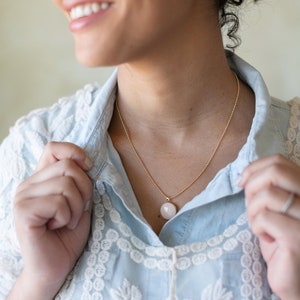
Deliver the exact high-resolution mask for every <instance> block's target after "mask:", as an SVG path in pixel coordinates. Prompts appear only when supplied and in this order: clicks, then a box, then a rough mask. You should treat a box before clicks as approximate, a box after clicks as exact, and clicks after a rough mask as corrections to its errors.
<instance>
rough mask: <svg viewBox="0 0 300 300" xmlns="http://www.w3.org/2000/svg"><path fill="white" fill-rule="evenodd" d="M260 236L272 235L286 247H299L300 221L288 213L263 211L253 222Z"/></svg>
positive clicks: (253, 226)
mask: <svg viewBox="0 0 300 300" xmlns="http://www.w3.org/2000/svg"><path fill="white" fill-rule="evenodd" d="M251 228H252V231H253V233H254V234H255V235H257V236H258V237H262V238H263V237H265V236H270V237H272V238H273V239H274V240H276V241H277V243H279V244H282V245H283V246H284V247H285V248H287V247H292V249H295V250H296V249H298V247H299V246H298V245H299V243H300V234H299V232H300V222H299V220H295V219H294V218H290V217H289V216H287V215H284V214H280V213H276V212H273V211H270V210H263V211H261V212H260V213H259V214H258V215H257V216H256V218H255V219H254V222H252V224H251Z"/></svg>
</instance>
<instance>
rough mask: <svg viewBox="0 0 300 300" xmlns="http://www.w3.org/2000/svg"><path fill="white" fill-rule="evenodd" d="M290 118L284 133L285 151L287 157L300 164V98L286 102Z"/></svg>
mask: <svg viewBox="0 0 300 300" xmlns="http://www.w3.org/2000/svg"><path fill="white" fill-rule="evenodd" d="M288 104H289V105H290V119H289V125H288V130H287V133H286V136H287V138H286V142H285V152H286V153H287V155H288V157H289V158H290V159H291V160H292V161H293V162H294V163H296V164H297V165H299V166H300V98H294V99H292V100H291V101H289V102H288Z"/></svg>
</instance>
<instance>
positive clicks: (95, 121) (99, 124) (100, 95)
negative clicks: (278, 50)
mask: <svg viewBox="0 0 300 300" xmlns="http://www.w3.org/2000/svg"><path fill="white" fill-rule="evenodd" d="M227 58H228V63H229V65H230V67H231V68H232V70H233V71H234V72H236V73H237V75H238V77H239V78H240V79H241V80H242V81H244V82H245V83H246V84H247V85H248V86H249V87H250V88H251V89H252V90H253V92H254V93H255V115H254V119H253V122H252V126H251V130H250V133H249V136H248V139H247V142H246V144H245V145H244V146H243V147H242V149H241V151H240V152H239V155H238V157H237V159H236V160H235V161H233V162H232V163H230V164H229V165H228V166H227V167H225V168H224V169H222V170H221V171H220V172H219V173H218V174H217V175H216V177H215V179H214V180H213V181H212V182H211V183H210V184H209V186H208V187H207V189H206V190H205V191H204V192H203V193H201V194H200V195H202V197H201V203H202V204H205V203H208V202H211V201H213V199H212V198H211V197H207V191H208V190H211V189H213V190H214V191H215V192H214V197H213V198H214V199H216V198H220V197H224V196H226V195H227V194H233V193H238V192H240V188H238V187H237V186H236V182H237V180H238V178H239V176H240V174H241V173H242V172H243V170H244V168H245V167H246V166H247V165H249V163H251V162H252V161H254V160H256V159H258V158H259V157H263V156H265V155H268V154H270V149H271V148H272V149H276V150H277V152H281V153H284V149H283V146H282V145H283V142H282V139H281V138H280V136H279V135H278V134H276V128H275V125H274V124H275V122H274V115H273V113H272V109H271V106H272V98H271V97H270V95H269V92H268V90H267V87H266V85H265V83H264V80H263V79H262V76H261V75H260V73H259V72H258V71H257V70H256V69H255V68H253V67H252V66H250V65H249V64H248V63H246V62H245V61H244V60H242V59H241V58H239V57H238V56H237V55H236V54H233V53H229V52H227ZM116 86H117V69H116V70H115V71H114V72H113V74H112V75H111V77H110V78H109V80H108V81H107V82H106V84H105V85H104V86H103V87H102V88H97V89H95V90H94V91H92V92H91V93H92V104H91V109H90V111H89V115H88V116H87V118H86V120H87V122H86V124H85V126H84V128H81V129H80V133H79V134H80V136H81V138H79V139H78V140H80V141H83V142H82V145H81V146H82V148H83V149H84V150H85V151H86V152H87V153H88V155H89V156H90V158H91V159H92V160H93V161H94V167H93V168H92V170H91V171H90V172H89V175H90V177H91V178H92V179H94V180H97V179H99V177H100V176H101V179H102V180H103V181H111V178H109V172H107V171H104V170H105V169H107V168H106V167H109V166H110V167H111V166H112V162H111V160H110V158H109V155H108V148H109V144H110V142H111V141H110V139H109V136H108V132H107V130H108V127H109V124H110V121H111V117H112V114H113V110H114V102H115V98H116ZM118 171H119V170H118ZM119 174H122V175H124V173H123V172H121V173H119ZM224 176H225V177H226V178H224ZM203 197H204V198H205V199H203ZM192 202H193V201H191V202H189V204H188V205H190V204H191V203H192Z"/></svg>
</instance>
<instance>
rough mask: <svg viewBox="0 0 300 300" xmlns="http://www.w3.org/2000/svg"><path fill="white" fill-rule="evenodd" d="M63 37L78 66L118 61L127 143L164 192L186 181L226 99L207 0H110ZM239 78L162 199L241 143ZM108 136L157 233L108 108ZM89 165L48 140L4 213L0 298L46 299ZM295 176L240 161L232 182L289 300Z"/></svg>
mask: <svg viewBox="0 0 300 300" xmlns="http://www.w3.org/2000/svg"><path fill="white" fill-rule="evenodd" d="M54 2H55V3H56V4H57V5H58V7H59V8H61V9H62V10H63V12H64V13H65V14H66V15H67V17H68V12H67V11H66V10H65V5H68V4H69V3H70V0H65V1H63V0H55V1H54ZM137 24H138V26H137ZM71 27H72V24H71ZM73 36H74V40H75V51H76V55H77V58H78V60H79V61H80V62H81V63H82V64H84V65H86V66H90V67H97V66H103V65H118V66H119V69H118V70H119V71H118V96H117V101H118V103H119V107H120V110H121V112H122V114H123V116H124V120H125V123H126V125H127V127H128V129H129V131H130V135H131V137H132V140H133V142H134V144H135V145H136V146H137V149H138V152H139V153H140V155H141V156H142V157H143V159H144V162H145V163H146V165H147V166H149V171H150V172H151V174H152V175H153V177H154V178H156V179H157V181H158V182H159V184H160V186H161V187H162V188H163V189H164V190H165V191H167V192H168V194H174V193H176V192H178V190H180V189H181V188H182V186H181V185H178V183H181V182H183V183H184V185H186V184H187V183H189V182H191V181H192V179H194V178H195V176H196V175H197V174H198V173H199V172H200V169H201V167H199V166H203V165H204V164H205V163H206V161H207V159H208V156H209V154H210V153H211V152H212V149H214V147H215V145H216V143H217V139H218V136H219V134H220V133H221V132H222V130H223V128H224V127H225V124H226V121H227V117H228V115H229V114H230V111H231V110H232V105H233V101H234V98H235V95H236V88H237V87H236V81H235V78H234V76H233V74H232V71H231V70H230V68H229V67H228V64H227V61H226V57H225V54H224V50H223V45H222V37H221V33H220V28H219V25H218V18H217V11H216V9H215V7H214V6H213V1H199V0H187V1H176V0H166V1H161V0H138V1H137V0H116V1H114V3H113V6H112V7H111V8H110V10H109V11H107V13H106V14H104V15H103V17H102V18H99V19H97V21H95V22H93V23H92V24H90V25H89V26H87V27H85V28H83V29H82V30H79V31H73ZM240 84H241V93H240V99H239V103H238V106H237V108H236V112H235V114H234V117H233V120H232V123H231V124H230V127H229V128H228V131H227V133H226V136H225V139H224V141H223V142H222V144H221V146H220V148H219V150H218V152H217V154H216V156H215V158H214V159H213V161H212V163H211V164H210V166H209V168H208V169H207V171H206V172H205V173H204V174H203V176H201V178H200V179H199V180H198V181H197V182H196V184H195V185H193V186H192V187H191V189H189V190H188V191H187V192H186V193H184V194H183V195H181V196H180V197H178V198H176V199H174V202H175V203H176V205H177V207H178V208H179V209H180V208H181V207H182V206H183V205H184V204H186V203H187V202H188V201H190V199H192V198H193V197H194V196H195V195H196V194H198V193H199V192H201V190H202V189H203V188H205V187H206V185H207V184H208V183H209V181H210V180H211V179H212V178H213V177H214V176H215V174H216V173H217V172H218V171H219V170H220V169H221V168H222V167H224V166H225V165H227V164H228V163H229V162H231V161H232V160H233V159H235V157H236V156H237V154H238V152H239V150H240V148H241V147H242V145H243V144H244V143H245V140H246V138H247V136H248V133H249V130H250V126H251V122H252V118H253V114H254V95H253V93H252V91H251V90H250V89H249V88H248V87H247V86H246V85H244V84H243V83H242V82H240ZM207 128H209V129H210V130H209V132H215V133H216V134H214V135H211V134H210V133H208V130H207ZM109 134H110V136H111V138H112V140H113V143H114V145H115V147H116V149H117V150H118V152H119V154H120V157H121V159H122V161H123V164H124V167H125V170H126V172H127V174H128V177H129V179H130V181H131V184H132V186H133V189H134V192H135V194H136V196H137V200H138V202H139V205H140V207H141V210H142V212H143V214H144V217H145V219H146V221H147V222H148V223H149V226H151V227H152V229H153V230H154V231H155V232H156V233H157V234H159V232H160V230H161V228H162V227H163V225H164V223H165V221H164V220H163V219H162V218H160V217H159V216H158V211H159V207H160V206H161V204H162V203H164V199H162V197H161V196H160V195H159V193H158V192H157V190H155V189H154V188H153V186H152V185H151V183H150V182H149V180H147V178H146V177H145V173H144V172H143V170H141V167H140V166H139V165H138V163H137V161H136V158H135V157H134V155H133V154H132V151H131V150H130V148H129V146H128V141H127V140H126V138H125V136H124V132H123V130H122V127H121V124H120V120H119V119H118V116H117V115H116V114H114V115H113V118H112V120H111V124H110V128H109ZM149 141H151V143H149ZM199 153H201V155H199ZM275 162H276V163H275ZM274 163H275V166H277V167H274ZM91 165H92V163H91V162H90V161H89V159H88V158H87V157H86V154H85V153H84V152H83V150H82V149H80V148H79V147H77V146H75V145H72V144H68V143H51V144H49V145H48V146H47V147H46V149H45V152H44V155H43V156H42V158H41V160H40V162H39V165H38V166H37V170H36V172H35V173H34V174H33V175H32V176H31V177H30V178H29V179H27V180H26V181H25V182H24V183H22V184H21V185H20V187H19V188H18V191H17V194H16V198H15V209H14V214H15V220H16V230H17V233H18V236H19V240H20V245H21V251H22V255H23V259H24V269H23V271H22V273H21V275H20V276H19V278H18V279H17V282H16V284H15V286H14V288H13V290H12V292H11V294H10V296H9V298H8V299H53V297H54V296H55V294H56V293H57V292H58V291H59V289H60V287H61V285H62V284H63V282H64V281H65V278H66V276H67V275H68V273H69V272H70V270H71V269H72V267H73V266H74V264H75V262H76V260H77V258H78V257H79V256H80V253H81V252H82V249H83V247H84V244H85V242H86V240H87V238H88V233H89V226H90V209H91V208H90V206H89V200H90V198H91V194H92V185H91V182H90V180H89V178H88V176H87V175H86V171H87V170H89V168H91ZM187 166H188V167H187ZM174 170H175V171H174ZM176 170H180V172H176ZM283 178H284V180H283ZM299 178H300V169H299V167H296V166H295V165H294V164H292V163H291V162H289V161H287V160H285V159H283V158H282V157H278V156H275V157H270V158H266V159H262V160H259V161H257V162H254V163H253V164H251V165H250V166H249V167H248V168H247V169H246V170H245V172H244V174H243V176H242V179H241V182H240V186H241V187H243V188H244V189H245V193H246V201H247V205H248V207H247V212H248V215H249V221H250V224H251V227H252V229H253V232H254V233H255V234H256V235H257V236H258V237H259V240H260V242H261V245H262V253H263V256H264V258H265V260H266V262H267V264H268V269H269V274H268V279H269V282H270V285H271V287H272V289H273V290H274V291H275V292H276V293H277V294H278V295H279V296H280V297H281V298H282V299H289V300H293V299H299V297H300V291H299V290H298V286H299V282H300V275H299V274H300V272H299V270H300V266H299V264H300V251H299V249H297V247H296V245H299V244H298V239H300V236H299V232H300V231H299V229H300V228H299V226H300V225H299V224H300V220H299V218H300V208H299V204H297V203H299V197H298V195H299V194H300V191H299V186H300V184H299ZM83 183H84V184H83ZM45 187H47V188H45ZM290 191H293V192H295V194H296V197H295V203H296V204H293V206H292V207H291V209H290V211H289V213H288V214H287V215H282V214H281V213H280V210H281V207H282V205H283V204H284V202H285V200H286V199H287V197H288V195H289V192H290ZM41 203H42V204H43V205H40V204H41ZM295 240H296V241H297V242H295ZM278 274H279V275H282V276H278Z"/></svg>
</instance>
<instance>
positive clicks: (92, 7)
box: [69, 2, 111, 21]
mask: <svg viewBox="0 0 300 300" xmlns="http://www.w3.org/2000/svg"><path fill="white" fill-rule="evenodd" d="M110 6H111V3H110V2H100V3H99V2H91V3H85V4H79V5H76V6H74V7H72V8H71V9H70V11H69V16H70V19H71V20H72V21H74V20H77V19H80V18H84V17H89V16H91V15H93V14H97V13H99V12H101V11H106V10H107V9H108V8H109V7H110Z"/></svg>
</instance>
